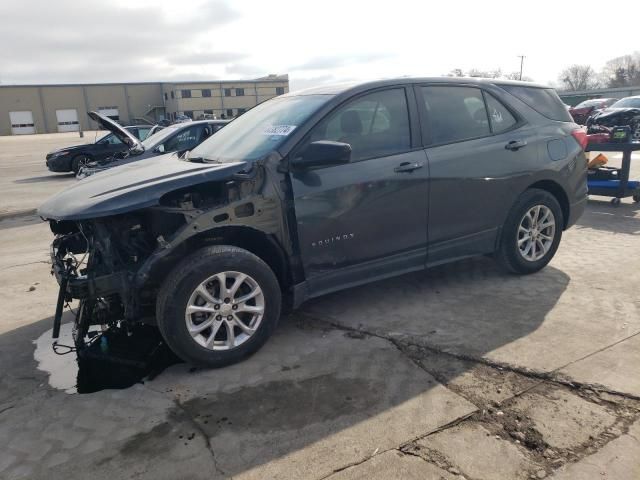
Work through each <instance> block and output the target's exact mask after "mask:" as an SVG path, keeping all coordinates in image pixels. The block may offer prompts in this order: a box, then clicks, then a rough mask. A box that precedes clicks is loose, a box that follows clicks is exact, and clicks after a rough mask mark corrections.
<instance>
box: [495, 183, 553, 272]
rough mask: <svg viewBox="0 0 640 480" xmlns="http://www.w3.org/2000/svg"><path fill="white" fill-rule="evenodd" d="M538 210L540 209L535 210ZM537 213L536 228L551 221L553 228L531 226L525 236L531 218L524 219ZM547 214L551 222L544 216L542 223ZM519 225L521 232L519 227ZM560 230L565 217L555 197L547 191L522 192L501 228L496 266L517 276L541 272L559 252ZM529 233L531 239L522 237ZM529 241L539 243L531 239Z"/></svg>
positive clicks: (533, 189)
mask: <svg viewBox="0 0 640 480" xmlns="http://www.w3.org/2000/svg"><path fill="white" fill-rule="evenodd" d="M537 207H540V209H539V210H535V209H536V208H537ZM536 211H537V212H539V213H538V214H537V215H539V216H538V218H537V220H539V221H540V222H541V223H540V224H537V225H539V226H541V227H544V226H545V225H548V223H549V221H550V220H553V222H554V228H553V229H551V228H550V227H544V228H541V229H540V230H539V231H538V226H533V228H532V231H531V232H529V233H526V230H527V227H528V226H529V225H530V222H531V218H532V216H528V218H526V219H525V216H527V215H535V212H536ZM531 212H533V214H532V213H531ZM546 212H551V213H552V214H553V219H550V218H549V217H547V219H546V220H543V217H544V215H545V214H546ZM521 225H522V226H523V229H521V228H520V227H521ZM563 227H564V217H563V214H562V209H561V208H560V204H559V203H558V200H557V199H556V197H554V196H553V195H552V194H551V193H549V192H547V191H546V190H540V189H537V188H532V189H529V190H527V191H525V192H524V193H523V194H522V195H520V197H519V198H518V199H517V201H516V202H515V204H514V205H513V207H511V210H510V211H509V214H508V216H507V220H506V221H505V223H504V226H503V228H502V234H501V238H500V247H499V248H498V251H497V252H496V259H497V260H498V263H499V264H500V265H501V266H502V267H503V268H505V269H506V270H507V271H509V272H512V273H518V274H529V273H535V272H537V271H539V270H541V269H542V268H544V267H545V266H546V265H547V264H548V263H549V262H550V261H551V259H552V258H553V256H554V255H555V253H556V251H557V250H558V245H559V244H560V239H561V238H562V230H563ZM552 230H553V233H552ZM529 234H531V235H533V237H531V236H529V239H527V238H525V236H527V235H529ZM531 238H535V239H537V240H538V241H535V240H530V239H531ZM549 238H551V240H549ZM532 243H533V245H531V247H532V248H531V249H530V250H528V251H527V247H528V246H529V245H530V244H532ZM527 257H529V258H527ZM538 257H539V258H538Z"/></svg>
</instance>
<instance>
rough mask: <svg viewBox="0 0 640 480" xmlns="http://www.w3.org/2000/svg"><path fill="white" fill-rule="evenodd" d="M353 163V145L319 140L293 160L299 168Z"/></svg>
mask: <svg viewBox="0 0 640 480" xmlns="http://www.w3.org/2000/svg"><path fill="white" fill-rule="evenodd" d="M350 161H351V145H349V144H348V143H341V142H332V141H330V140H319V141H317V142H312V143H310V144H309V145H307V147H306V148H305V149H304V150H302V151H301V152H300V154H299V155H298V156H297V157H295V158H294V159H292V160H291V164H292V165H293V166H295V167H298V168H309V167H328V166H331V165H343V164H345V163H349V162H350Z"/></svg>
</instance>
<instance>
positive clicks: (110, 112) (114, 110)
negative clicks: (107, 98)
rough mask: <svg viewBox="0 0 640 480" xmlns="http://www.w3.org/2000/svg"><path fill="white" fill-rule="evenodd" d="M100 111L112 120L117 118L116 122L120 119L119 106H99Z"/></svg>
mask: <svg viewBox="0 0 640 480" xmlns="http://www.w3.org/2000/svg"><path fill="white" fill-rule="evenodd" d="M98 113H99V114H101V115H104V116H105V117H109V118H110V119H111V120H115V121H116V122H117V121H118V120H120V112H119V111H118V107H98Z"/></svg>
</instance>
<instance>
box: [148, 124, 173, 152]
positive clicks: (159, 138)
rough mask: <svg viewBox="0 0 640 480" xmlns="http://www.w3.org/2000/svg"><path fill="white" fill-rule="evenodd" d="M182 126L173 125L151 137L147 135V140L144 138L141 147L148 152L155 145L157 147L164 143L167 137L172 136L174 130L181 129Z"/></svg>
mask: <svg viewBox="0 0 640 480" xmlns="http://www.w3.org/2000/svg"><path fill="white" fill-rule="evenodd" d="M182 126H183V125H175V126H171V127H166V128H163V129H162V130H160V131H159V132H156V133H154V134H153V135H149V136H148V137H147V138H145V139H144V140H143V141H142V146H143V147H144V149H145V150H149V149H150V148H153V147H154V146H155V145H159V144H161V143H162V142H164V141H165V139H166V138H167V137H168V136H170V135H173V134H174V133H175V132H176V130H178V129H179V128H182Z"/></svg>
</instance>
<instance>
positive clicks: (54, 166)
mask: <svg viewBox="0 0 640 480" xmlns="http://www.w3.org/2000/svg"><path fill="white" fill-rule="evenodd" d="M122 128H124V129H126V130H127V132H129V133H130V134H131V135H133V136H134V137H135V138H137V139H139V140H144V139H145V138H147V136H148V135H149V133H150V132H151V130H152V128H153V125H132V126H128V127H122ZM128 148H129V147H128V146H127V145H126V144H125V143H123V142H122V140H120V138H118V136H117V135H114V134H113V133H108V134H107V135H104V136H103V137H101V138H100V139H98V140H96V141H95V142H94V143H85V144H83V145H74V146H73V147H65V148H60V149H59V150H54V151H53V152H49V153H48V154H47V157H46V165H47V168H48V169H49V170H51V171H52V172H73V173H78V171H79V170H80V168H81V167H82V166H83V165H86V164H87V163H89V162H92V161H94V160H104V159H105V158H109V157H113V156H114V155H115V154H117V153H120V152H124V151H126V150H128Z"/></svg>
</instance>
